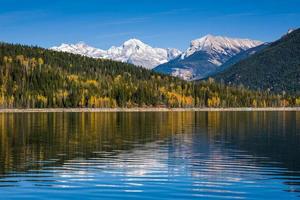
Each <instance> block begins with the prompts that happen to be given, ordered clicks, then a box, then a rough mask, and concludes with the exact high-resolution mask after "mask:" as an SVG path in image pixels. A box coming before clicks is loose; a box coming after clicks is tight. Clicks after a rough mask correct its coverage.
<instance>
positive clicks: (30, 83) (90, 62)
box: [0, 43, 300, 108]
mask: <svg viewBox="0 0 300 200" xmlns="http://www.w3.org/2000/svg"><path fill="white" fill-rule="evenodd" d="M284 106H300V97H297V96H293V95H290V94H285V93H280V94H276V93H273V92H271V91H269V90H265V91H259V90H250V89H247V88H245V87H244V86H242V85H239V86H228V85H225V84H224V83H222V82H221V83H217V82H215V81H214V80H213V79H208V80H206V81H201V82H187V81H184V80H180V79H179V78H175V77H171V76H168V75H163V74H159V73H156V72H153V71H150V70H147V69H144V68H141V67H136V66H134V65H131V64H126V63H120V62H115V61H110V60H104V59H93V58H88V57H84V56H80V55H74V54H70V53H63V52H55V51H51V50H47V49H43V48H39V47H34V46H24V45H16V44H7V43H0V108H77V107H78V108H116V107H128V108H130V107H171V108H175V107H178V108H179V107H182V108H188V107H284Z"/></svg>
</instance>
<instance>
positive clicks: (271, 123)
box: [0, 112, 300, 200]
mask: <svg viewBox="0 0 300 200" xmlns="http://www.w3.org/2000/svg"><path fill="white" fill-rule="evenodd" d="M70 198H71V199H81V200H83V199H145V200H146V199H199V198H200V199H201V198H202V199H300V112H196V113H195V112H178V113H35V114H0V199H70Z"/></svg>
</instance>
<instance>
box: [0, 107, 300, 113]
mask: <svg viewBox="0 0 300 200" xmlns="http://www.w3.org/2000/svg"><path fill="white" fill-rule="evenodd" d="M230 111H248V112H251V111H300V107H267V108H250V107H241V108H33V109H31V108H28V109H27V108H24V109H22V108H20V109H17V108H16V109H0V113H55V112H57V113H64V112H66V113H78V112H85V113H89V112H230Z"/></svg>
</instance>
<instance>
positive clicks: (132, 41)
mask: <svg viewBox="0 0 300 200" xmlns="http://www.w3.org/2000/svg"><path fill="white" fill-rule="evenodd" d="M123 46H146V44H145V43H143V42H142V41H141V40H139V39H136V38H132V39H129V40H127V41H125V42H124V44H123Z"/></svg>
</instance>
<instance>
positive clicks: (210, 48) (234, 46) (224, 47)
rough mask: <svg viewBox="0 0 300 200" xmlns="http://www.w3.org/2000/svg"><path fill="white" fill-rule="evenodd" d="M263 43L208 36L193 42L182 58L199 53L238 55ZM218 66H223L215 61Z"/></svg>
mask: <svg viewBox="0 0 300 200" xmlns="http://www.w3.org/2000/svg"><path fill="white" fill-rule="evenodd" d="M261 44H262V42H260V41H256V40H249V39H235V38H228V37H222V36H213V35H206V36H204V37H202V38H200V39H196V40H193V41H192V42H191V44H190V47H189V48H188V49H187V50H186V52H185V53H183V54H182V56H181V58H182V59H184V58H187V57H189V56H191V55H192V54H194V53H195V52H197V51H206V52H208V53H212V52H217V53H219V54H223V55H229V56H230V55H236V54H238V53H240V52H241V51H245V50H247V49H250V48H253V47H256V46H258V45H261ZM215 62H216V64H219V65H220V64H222V63H221V62H217V61H215Z"/></svg>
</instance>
